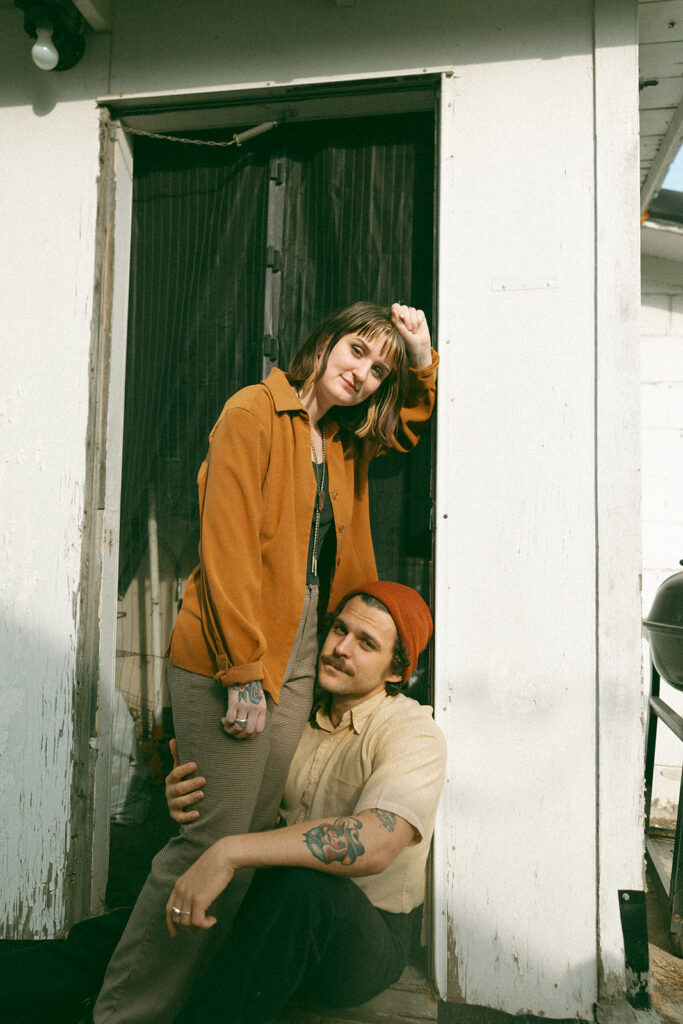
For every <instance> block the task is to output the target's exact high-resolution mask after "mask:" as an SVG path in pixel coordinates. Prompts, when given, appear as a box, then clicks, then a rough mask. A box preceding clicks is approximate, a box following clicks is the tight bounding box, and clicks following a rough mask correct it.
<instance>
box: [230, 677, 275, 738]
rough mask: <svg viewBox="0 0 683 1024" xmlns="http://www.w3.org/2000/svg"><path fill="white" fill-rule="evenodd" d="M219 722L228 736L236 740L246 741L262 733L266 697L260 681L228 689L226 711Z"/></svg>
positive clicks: (238, 684) (236, 685) (240, 684)
mask: <svg viewBox="0 0 683 1024" xmlns="http://www.w3.org/2000/svg"><path fill="white" fill-rule="evenodd" d="M221 722H222V724H223V728H224V729H225V731H226V732H227V734H228V736H232V737H233V738H234V739H236V740H248V739H251V737H252V736H257V735H258V733H260V732H263V729H264V727H265V724H266V695H265V693H264V692H263V686H262V684H261V680H260V679H256V680H255V681H254V682H253V683H236V684H235V685H234V686H229V687H228V710H227V712H226V714H225V715H224V716H223V718H221Z"/></svg>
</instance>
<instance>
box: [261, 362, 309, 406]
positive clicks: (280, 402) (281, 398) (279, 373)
mask: <svg viewBox="0 0 683 1024" xmlns="http://www.w3.org/2000/svg"><path fill="white" fill-rule="evenodd" d="M263 383H264V384H265V386H266V387H267V388H268V390H269V391H270V393H271V395H272V396H273V402H274V404H275V411H276V412H306V410H305V409H304V407H303V405H302V404H301V402H300V401H299V399H298V398H297V397H296V395H295V394H294V391H293V390H292V385H291V384H290V383H289V381H288V380H287V375H286V374H285V373H284V371H283V370H281V369H280V368H279V367H278V366H274V367H273V369H272V370H271V371H270V373H269V374H268V376H267V377H266V379H265V380H264V382H263Z"/></svg>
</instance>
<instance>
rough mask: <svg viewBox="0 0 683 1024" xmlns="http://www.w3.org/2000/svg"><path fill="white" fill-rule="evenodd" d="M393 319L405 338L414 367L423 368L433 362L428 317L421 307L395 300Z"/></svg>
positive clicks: (392, 308)
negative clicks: (406, 304)
mask: <svg viewBox="0 0 683 1024" xmlns="http://www.w3.org/2000/svg"><path fill="white" fill-rule="evenodd" d="M391 319H392V320H393V322H394V326H395V327H396V329H397V331H398V333H399V334H400V335H401V337H402V338H403V341H404V343H405V346H406V352H407V354H408V360H409V362H410V365H411V366H412V367H413V369H416V370H421V369H424V368H425V367H427V366H431V363H432V342H431V337H430V335H429V327H428V326H427V318H426V317H425V315H424V312H423V311H422V310H421V309H415V307H414V306H404V305H402V304H401V303H400V302H394V303H393V305H392V307H391Z"/></svg>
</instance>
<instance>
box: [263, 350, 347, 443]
mask: <svg viewBox="0 0 683 1024" xmlns="http://www.w3.org/2000/svg"><path fill="white" fill-rule="evenodd" d="M263 384H265V386H266V387H267V388H268V390H269V391H270V393H271V395H272V396H273V404H274V405H275V412H300V413H302V414H303V415H304V416H306V418H308V413H307V411H306V409H305V408H304V406H303V405H302V404H301V402H300V401H299V399H298V398H297V397H296V395H295V394H294V391H293V390H292V385H291V384H290V383H289V381H288V380H287V375H286V373H285V372H284V371H283V370H281V369H280V368H279V367H278V366H274V367H273V369H272V370H271V371H270V373H269V374H268V376H267V377H266V379H265V380H264V381H263ZM323 422H324V423H325V436H326V437H328V438H329V437H335V436H336V435H338V434H339V424H338V423H337V421H336V420H335V418H334V417H333V416H330V415H329V413H328V416H327V417H326V419H325V420H324V421H323Z"/></svg>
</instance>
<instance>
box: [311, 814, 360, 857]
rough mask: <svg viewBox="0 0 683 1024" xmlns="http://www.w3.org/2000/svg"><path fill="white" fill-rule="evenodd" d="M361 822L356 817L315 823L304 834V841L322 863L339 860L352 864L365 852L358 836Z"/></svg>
mask: <svg viewBox="0 0 683 1024" xmlns="http://www.w3.org/2000/svg"><path fill="white" fill-rule="evenodd" d="M362 827H363V822H362V821H360V820H359V819H358V818H337V820H336V821H333V822H332V824H328V823H327V822H325V823H324V824H322V825H316V826H315V828H312V829H310V831H309V832H306V833H305V835H304V842H305V843H306V846H307V847H308V849H309V850H310V851H311V853H312V854H313V856H314V857H317V858H318V860H321V861H322V862H323V864H332V862H333V861H339V862H340V863H341V864H353V862H354V861H355V860H357V859H358V857H360V856H362V854H364V853H365V847H364V846H363V844H362V843H361V841H360V839H359V838H358V833H359V832H360V830H361V829H362Z"/></svg>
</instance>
